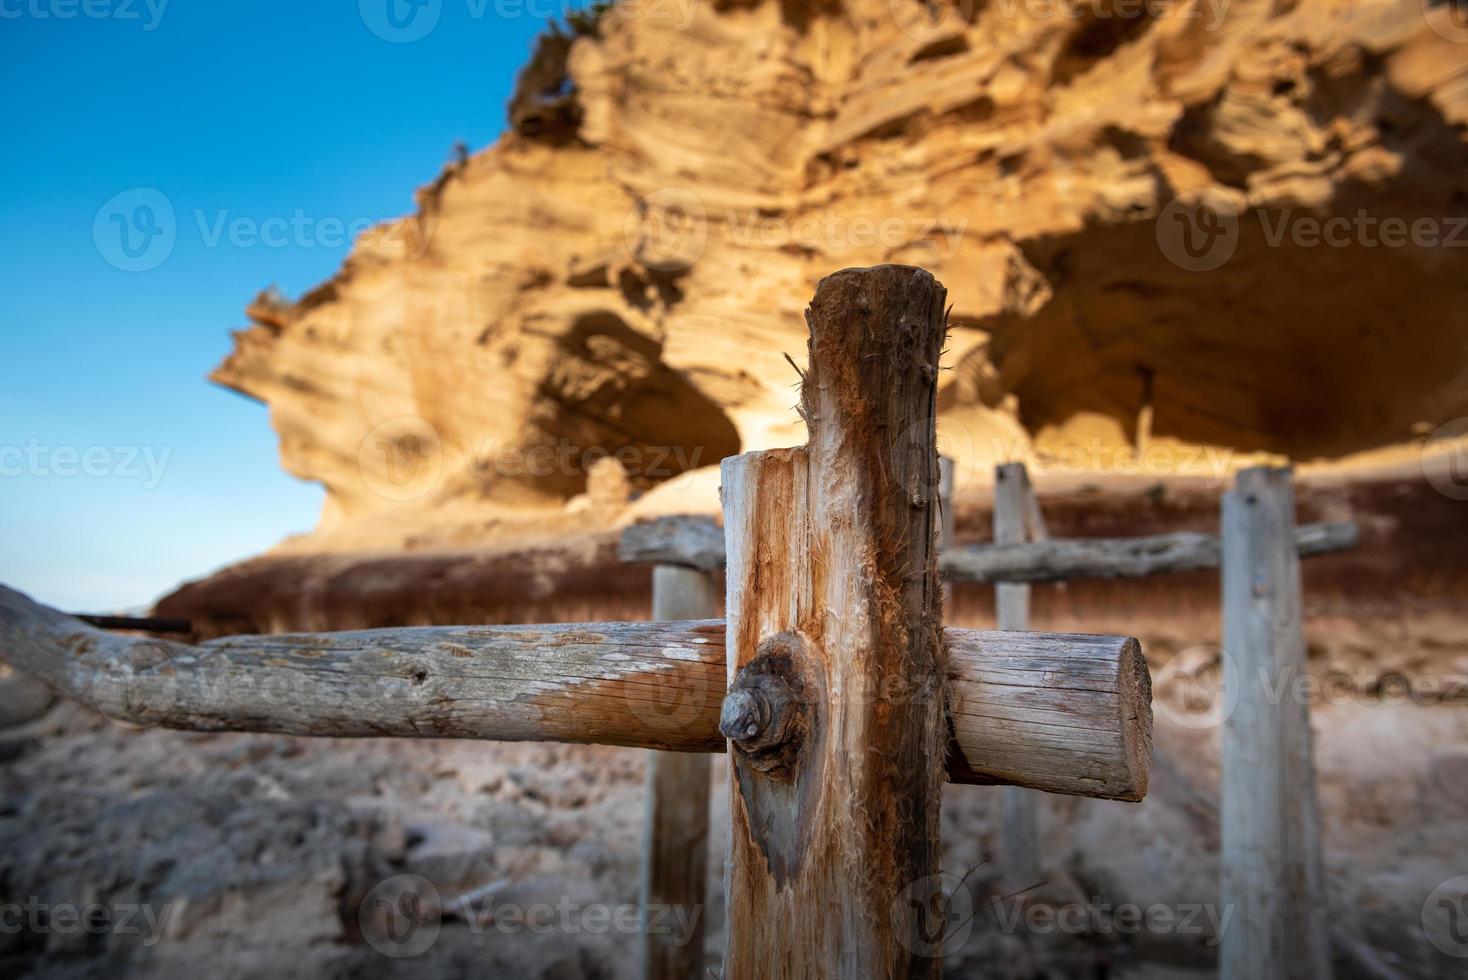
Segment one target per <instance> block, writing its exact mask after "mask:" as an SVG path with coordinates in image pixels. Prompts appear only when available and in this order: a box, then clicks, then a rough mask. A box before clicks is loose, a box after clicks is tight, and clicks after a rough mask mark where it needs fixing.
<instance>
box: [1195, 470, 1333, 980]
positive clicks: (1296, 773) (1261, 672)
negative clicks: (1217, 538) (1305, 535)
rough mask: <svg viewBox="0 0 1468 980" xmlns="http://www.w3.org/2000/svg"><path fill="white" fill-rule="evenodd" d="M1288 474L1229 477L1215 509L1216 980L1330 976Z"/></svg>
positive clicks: (1292, 501) (1265, 472) (1250, 472)
mask: <svg viewBox="0 0 1468 980" xmlns="http://www.w3.org/2000/svg"><path fill="white" fill-rule="evenodd" d="M1294 513H1295V495H1294V489H1293V486H1292V485H1291V482H1290V471H1289V470H1288V469H1268V468H1263V467H1261V468H1256V469H1249V470H1244V471H1243V472H1241V473H1239V475H1238V480H1237V483H1236V485H1235V488H1234V489H1233V490H1232V491H1230V492H1229V493H1227V494H1225V495H1224V498H1223V649H1224V662H1223V683H1224V690H1225V693H1226V695H1227V697H1226V700H1225V702H1224V703H1225V705H1229V706H1230V708H1231V710H1230V713H1229V715H1228V717H1227V719H1226V720H1225V722H1224V729H1223V802H1222V823H1223V875H1222V877H1223V888H1222V900H1223V905H1224V908H1225V909H1228V908H1230V907H1232V909H1233V925H1232V926H1231V927H1230V928H1229V929H1228V930H1227V931H1226V932H1225V933H1224V936H1223V942H1222V948H1221V954H1220V975H1221V976H1223V977H1224V978H1226V980H1244V978H1249V980H1253V978H1264V980H1278V978H1297V977H1298V978H1320V977H1327V978H1328V977H1329V976H1330V951H1329V948H1328V943H1327V936H1326V907H1325V889H1324V881H1323V879H1322V876H1321V854H1320V838H1319V823H1318V816H1317V813H1316V801H1315V768H1314V765H1313V764H1312V761H1311V749H1310V717H1309V709H1308V707H1307V706H1306V704H1305V703H1304V700H1303V699H1302V698H1300V697H1298V696H1297V692H1298V691H1299V690H1301V689H1300V688H1297V687H1296V684H1297V683H1298V682H1299V680H1300V679H1301V678H1302V677H1303V676H1304V672H1305V641H1304V634H1303V633H1302V631H1301V624H1300V559H1299V555H1298V553H1297V551H1296V549H1295V544H1294V524H1295V522H1294Z"/></svg>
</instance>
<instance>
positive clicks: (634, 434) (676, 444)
mask: <svg viewBox="0 0 1468 980" xmlns="http://www.w3.org/2000/svg"><path fill="white" fill-rule="evenodd" d="M555 347H556V349H555V356H554V358H553V360H552V363H551V364H550V365H549V367H548V369H547V372H546V374H545V376H544V377H543V378H542V379H541V381H540V384H539V392H538V394H539V395H540V398H539V399H538V404H537V405H536V407H535V409H534V410H533V412H532V415H531V420H530V433H529V435H528V436H527V437H526V445H527V446H529V447H535V446H543V447H548V448H550V449H551V450H552V451H554V452H556V453H558V454H560V455H562V456H566V455H567V453H568V450H569V453H570V455H569V458H571V459H572V461H573V464H572V465H570V466H567V467H562V468H558V469H557V472H555V473H554V474H552V475H550V476H548V477H546V478H544V480H543V487H542V489H546V490H549V491H551V492H554V493H557V494H560V495H562V496H566V497H569V496H572V495H574V494H578V493H581V492H583V491H584V490H585V489H586V477H587V473H586V470H587V466H586V465H583V464H584V462H585V461H589V460H593V459H595V458H598V457H600V456H612V457H614V458H616V459H618V460H619V461H620V462H621V463H622V464H623V467H624V469H625V470H626V472H627V476H628V478H629V480H630V482H631V484H632V486H633V487H634V488H637V489H639V490H645V489H648V488H649V487H651V486H653V485H655V484H657V483H660V482H663V481H665V480H668V479H670V478H672V477H675V476H677V475H679V474H680V473H684V472H687V471H689V470H694V469H698V468H700V467H704V466H713V465H716V464H717V463H718V462H719V460H721V459H723V458H724V457H726V456H733V455H736V454H738V453H739V451H740V440H739V433H738V430H737V429H735V427H734V423H733V422H732V421H731V420H730V418H729V416H728V415H727V414H725V412H724V410H723V409H722V408H720V407H719V406H718V404H716V403H715V402H714V401H713V399H711V398H710V397H709V396H708V395H707V394H705V393H704V392H702V391H700V390H699V389H698V388H697V387H696V386H695V385H694V384H693V382H692V381H691V380H690V379H689V377H688V376H687V375H686V374H685V373H683V372H680V371H677V370H675V369H673V368H672V367H670V366H669V365H668V364H667V363H666V362H664V361H663V358H662V349H661V345H660V344H659V343H658V342H657V341H656V340H653V339H651V338H649V337H647V336H646V335H644V334H642V333H639V332H638V331H636V330H634V329H633V328H632V327H631V326H629V325H628V323H627V322H626V321H625V320H623V319H622V318H621V317H620V316H619V315H617V314H616V313H614V312H611V311H606V310H598V311H593V312H588V313H584V314H581V315H580V316H578V317H576V318H575V319H574V320H573V321H572V322H571V324H570V327H569V329H568V330H566V332H565V333H564V334H562V335H561V336H559V337H558V338H557V339H556V341H555Z"/></svg>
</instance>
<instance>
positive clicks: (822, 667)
mask: <svg viewBox="0 0 1468 980" xmlns="http://www.w3.org/2000/svg"><path fill="white" fill-rule="evenodd" d="M945 297H946V291H945V290H944V289H943V287H942V286H940V285H939V284H938V283H937V281H936V280H934V279H933V277H932V276H931V275H930V274H928V273H927V272H924V271H923V270H921V269H914V268H908V267H903V266H878V267H876V268H871V269H847V270H844V271H842V272H838V273H836V274H834V275H831V276H828V277H826V278H825V279H823V280H821V282H820V284H819V286H818V287H817V289H816V295H815V298H814V300H812V302H811V306H810V309H809V311H808V312H807V314H806V320H807V322H808V324H809V326H810V366H809V369H808V371H807V373H806V374H805V376H804V379H803V384H802V391H801V414H802V415H803V416H804V418H805V420H806V424H807V428H808V431H809V441H808V442H807V444H806V445H805V446H803V447H800V448H797V449H785V450H775V451H771V452H761V453H749V454H746V455H743V456H736V457H732V458H730V459H726V460H724V463H723V494H724V515H725V521H724V525H725V538H726V541H727V544H728V573H727V574H728V590H727V615H728V634H727V643H728V662H729V693H728V695H727V696H726V697H725V700H724V706H723V713H722V715H721V718H720V729H721V731H723V732H724V734H725V735H726V736H729V737H730V738H731V745H730V751H731V775H730V790H731V799H730V845H729V857H728V863H727V874H726V882H727V886H726V887H727V894H728V902H727V906H728V916H729V920H728V921H729V944H728V948H727V950H726V953H725V959H724V971H723V977H724V980H751V978H759V980H764V978H791V980H795V978H799V980H804V978H808V977H817V976H819V977H837V978H857V977H873V978H878V977H880V978H910V977H933V978H936V977H937V976H938V975H939V970H940V966H941V961H940V960H939V959H938V958H936V957H933V956H930V955H927V954H929V953H931V952H932V944H933V943H934V941H935V940H938V939H940V938H941V936H942V935H943V933H944V931H945V930H946V929H947V928H949V927H950V923H949V921H948V914H949V913H948V910H947V908H946V902H945V901H944V899H943V896H942V895H941V894H933V890H932V888H931V882H932V881H933V880H935V879H936V876H937V872H938V857H939V851H938V808H939V803H940V792H941V789H942V783H943V765H944V763H943V759H944V756H945V751H946V748H947V745H948V732H947V730H946V726H945V723H944V708H943V705H944V679H945V659H944V651H943V646H942V643H941V641H940V632H939V627H940V622H939V616H940V603H941V592H940V589H939V584H938V574H937V565H936V557H937V542H936V537H935V531H936V517H937V508H936V506H935V504H936V500H937V490H938V459H937V453H936V449H935V431H934V405H935V402H936V387H937V386H936V382H937V377H938V356H939V352H940V351H941V349H942V345H943V336H944V330H945V322H944V300H945ZM914 896H917V898H914Z"/></svg>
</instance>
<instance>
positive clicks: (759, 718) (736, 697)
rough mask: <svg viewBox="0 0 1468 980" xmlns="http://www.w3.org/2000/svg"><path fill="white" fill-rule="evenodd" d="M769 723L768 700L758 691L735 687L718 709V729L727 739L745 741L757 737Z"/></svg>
mask: <svg viewBox="0 0 1468 980" xmlns="http://www.w3.org/2000/svg"><path fill="white" fill-rule="evenodd" d="M769 723H770V705H769V702H768V701H766V700H765V699H764V697H762V696H761V695H760V693H759V692H758V691H753V690H749V689H747V688H735V689H734V690H732V691H730V692H729V693H728V694H727V695H725V697H724V706H723V708H722V709H720V711H719V731H720V732H721V733H722V734H723V736H724V737H725V738H727V739H731V740H733V741H735V742H747V741H750V740H752V739H755V738H756V737H758V735H759V734H760V732H762V731H764V729H765V728H766V727H767V726H768V725H769Z"/></svg>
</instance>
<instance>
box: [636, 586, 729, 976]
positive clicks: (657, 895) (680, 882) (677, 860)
mask: <svg viewBox="0 0 1468 980" xmlns="http://www.w3.org/2000/svg"><path fill="white" fill-rule="evenodd" d="M720 598H721V597H720V595H719V591H718V587H717V585H716V584H715V581H714V576H713V574H711V573H709V572H704V571H699V570H698V569H695V568H684V567H681V566H678V565H654V566H653V570H652V618H653V619H655V620H662V621H674V620H681V619H712V618H714V617H716V616H718V614H719V601H720ZM710 772H711V770H710V757H709V756H708V755H706V754H703V753H696V752H657V751H651V752H648V754H647V781H646V794H645V803H644V810H643V821H642V881H641V889H640V894H641V901H642V920H641V930H640V931H641V936H642V940H641V941H642V977H643V980H698V978H699V977H701V976H702V975H703V932H704V918H705V916H706V914H707V911H708V909H707V908H706V903H705V890H706V882H707V878H708V828H709V780H710ZM670 912H671V913H676V914H664V913H670ZM671 923H679V924H681V923H691V928H690V929H689V934H687V935H685V934H684V932H683V930H682V929H681V928H678V929H672V928H668V925H669V924H671Z"/></svg>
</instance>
